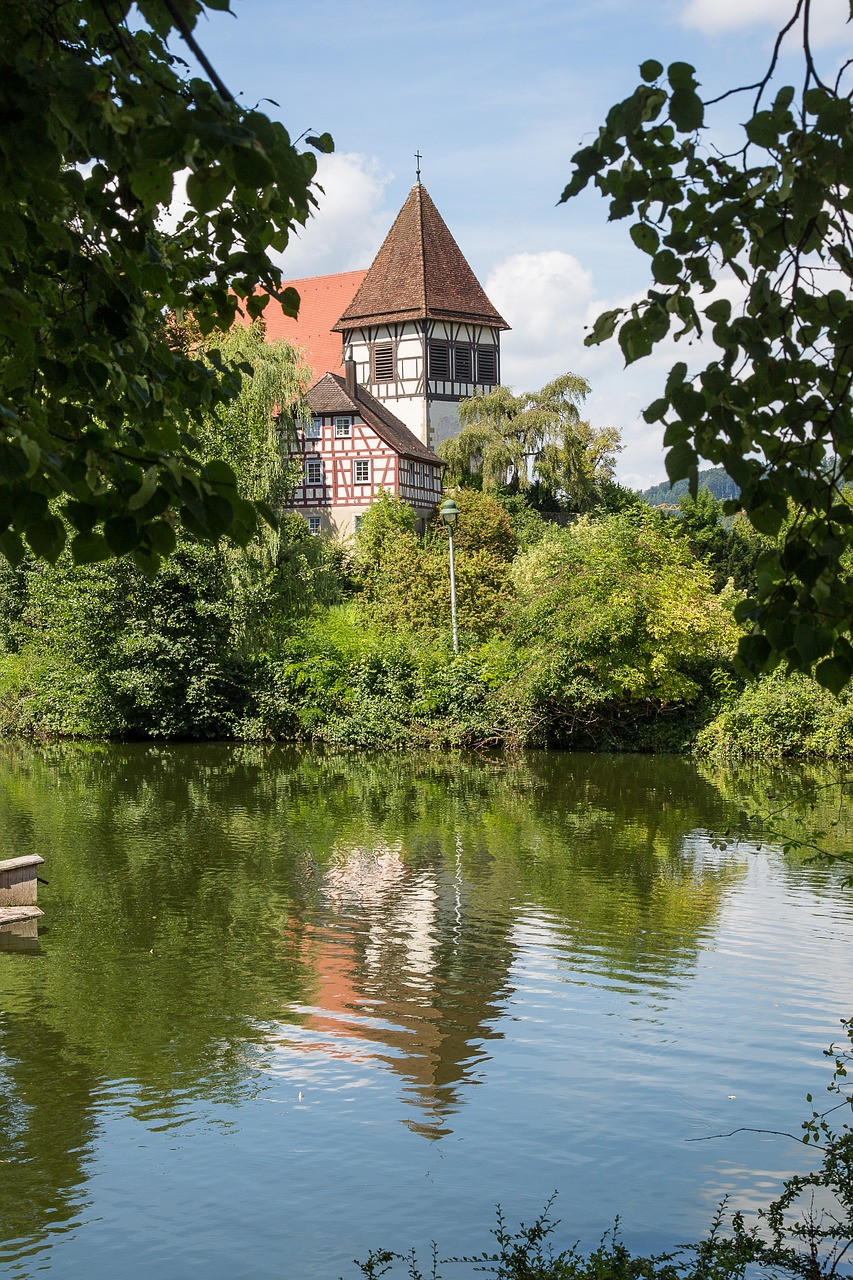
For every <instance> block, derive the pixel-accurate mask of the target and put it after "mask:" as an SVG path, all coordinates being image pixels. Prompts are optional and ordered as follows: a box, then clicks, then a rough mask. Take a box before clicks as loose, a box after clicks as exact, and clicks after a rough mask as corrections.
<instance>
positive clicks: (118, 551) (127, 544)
mask: <svg viewBox="0 0 853 1280" xmlns="http://www.w3.org/2000/svg"><path fill="white" fill-rule="evenodd" d="M141 536H142V535H141V532H140V529H139V526H138V525H137V523H136V521H135V520H134V519H133V517H132V516H112V517H111V518H110V519H109V520H106V521H104V537H105V538H106V540H107V544H108V546H109V548H110V551H112V552H113V554H114V555H117V556H123V555H125V554H126V552H128V551H132V550H133V549H134V547H137V546H138V545H139V542H140V539H141Z"/></svg>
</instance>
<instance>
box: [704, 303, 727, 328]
mask: <svg viewBox="0 0 853 1280" xmlns="http://www.w3.org/2000/svg"><path fill="white" fill-rule="evenodd" d="M704 314H705V315H706V316H707V317H708V319H709V320H710V321H711V322H712V323H713V324H721V323H722V324H725V323H727V322H728V320H729V319H730V318H731V314H732V304H731V303H730V302H729V300H728V298H718V299H717V301H716V302H712V303H711V305H710V306H709V307H705V308H704Z"/></svg>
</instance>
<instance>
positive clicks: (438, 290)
mask: <svg viewBox="0 0 853 1280" xmlns="http://www.w3.org/2000/svg"><path fill="white" fill-rule="evenodd" d="M288 283H289V284H292V285H293V286H294V287H295V288H296V289H297V290H298V292H299V294H300V298H301V305H300V314H299V319H298V320H292V319H290V318H289V317H286V316H285V315H284V313H283V311H282V310H281V308H280V307H279V306H278V305H277V304H276V303H274V302H273V300H272V299H270V302H269V304H268V305H267V308H266V310H265V312H264V319H265V321H266V326H267V337H268V339H269V340H271V341H272V340H275V339H277V338H286V339H287V340H288V341H290V342H292V343H293V344H294V345H295V346H297V347H301V348H302V351H303V353H304V356H305V359H306V361H307V363H308V364H309V365H310V366H311V368H312V369H313V371H314V374H315V376H316V377H317V379H318V381H316V382H315V383H314V385H313V386H312V388H311V390H310V391H309V393H308V399H309V403H310V406H311V410H312V414H313V418H312V421H311V424H310V425H309V427H308V429H307V430H306V431H305V432H304V433H300V435H299V438H298V439H297V440H296V441H295V442H294V444H293V445H292V450H293V453H294V455H295V456H296V457H297V458H298V460H299V463H300V465H301V468H302V477H303V479H302V483H301V484H300V485H299V486H298V488H297V489H296V491H295V493H294V496H293V501H292V504H291V505H292V507H293V509H294V510H296V511H298V512H299V513H300V514H301V515H304V516H305V518H306V519H307V520H308V523H309V526H310V527H311V529H312V531H313V532H316V533H319V532H327V533H331V534H334V535H336V536H347V535H349V534H351V533H353V532H354V530H355V528H356V527H357V521H358V519H359V518H360V516H361V515H362V514H363V512H364V511H365V510H366V509H367V507H368V506H369V505H370V503H371V502H372V501H374V499H375V497H376V495H377V494H378V492H379V490H380V488H382V489H386V490H389V491H390V492H392V493H395V494H398V495H399V496H400V497H402V498H404V499H405V500H406V501H407V502H409V503H410V505H411V506H412V508H413V509H414V511H415V514H416V516H417V517H418V519H419V520H421V521H424V522H425V521H426V520H427V519H428V517H429V516H430V514H431V513H432V512H433V511H434V509H435V507H436V505H437V504H438V502H439V501H440V499H441V473H442V470H443V465H444V464H443V463H442V461H441V459H440V458H439V457H438V456H437V454H436V453H435V452H434V450H435V447H436V446H437V445H438V444H439V443H440V442H441V441H442V440H446V439H448V438H449V437H451V436H453V435H455V434H456V433H457V432H458V431H459V403H460V401H461V400H464V399H467V398H468V397H469V396H472V395H476V394H479V393H481V392H484V391H488V390H489V389H490V388H492V387H494V386H497V384H498V383H499V381H500V371H501V361H500V335H501V332H502V331H503V330H505V329H508V328H509V326H508V325H507V323H506V321H505V320H504V319H503V317H502V316H500V315H499V314H498V312H497V311H496V310H495V308H494V307H493V306H492V304H491V302H490V301H489V299H488V298H487V297H486V294H485V292H484V290H483V288H482V286H481V285H480V283H479V282H478V280H477V278H476V276H475V275H474V273H473V271H472V270H471V268H470V266H469V265H468V263H467V261H466V260H465V257H464V255H463V253H462V251H461V249H460V248H459V246H458V245H457V243H456V241H455V240H454V239H453V236H452V235H451V234H450V231H449V230H448V228H447V225H446V223H445V222H444V219H443V218H442V216H441V214H440V213H439V212H438V209H437V208H436V207H435V205H434V203H433V201H432V199H431V198H430V196H429V193H428V192H427V190H426V188H425V187H424V186H423V185H422V184H421V183H420V182H417V183H416V184H415V186H414V187H412V189H411V191H410V192H409V195H408V197H407V198H406V201H405V204H404V205H403V207H402V209H401V210H400V212H399V214H398V215H397V217H396V219H395V221H394V224H393V226H392V227H391V230H390V231H389V232H388V235H387V236H386V237H385V240H384V242H383V244H382V246H381V248H380V249H379V252H378V253H377V255H376V257H375V258H374V260H373V263H372V264H371V266H370V268H369V269H368V270H367V271H366V272H365V271H349V272H344V273H342V274H340V275H336V276H316V277H313V278H309V279H306V280H294V281H289V282H288ZM283 287H284V286H283ZM342 375H344V376H342Z"/></svg>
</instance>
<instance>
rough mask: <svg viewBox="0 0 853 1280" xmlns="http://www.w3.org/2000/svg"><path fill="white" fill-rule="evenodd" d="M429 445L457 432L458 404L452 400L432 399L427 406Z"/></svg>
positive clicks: (433, 446) (439, 442)
mask: <svg viewBox="0 0 853 1280" xmlns="http://www.w3.org/2000/svg"><path fill="white" fill-rule="evenodd" d="M429 425H430V436H431V439H430V445H431V447H432V448H433V449H434V448H435V446H436V445H437V444H441V442H442V440H447V439H449V438H450V436H455V435H458V434H459V405H458V404H455V403H454V402H453V401H452V400H433V402H432V404H431V405H430V406H429Z"/></svg>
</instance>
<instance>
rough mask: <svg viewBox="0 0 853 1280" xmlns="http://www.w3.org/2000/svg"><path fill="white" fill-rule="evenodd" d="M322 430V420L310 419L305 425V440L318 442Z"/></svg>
mask: <svg viewBox="0 0 853 1280" xmlns="http://www.w3.org/2000/svg"><path fill="white" fill-rule="evenodd" d="M322 429H323V419H322V418H312V419H311V421H310V422H306V423H305V439H306V440H319V439H320V436H321V434H322Z"/></svg>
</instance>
